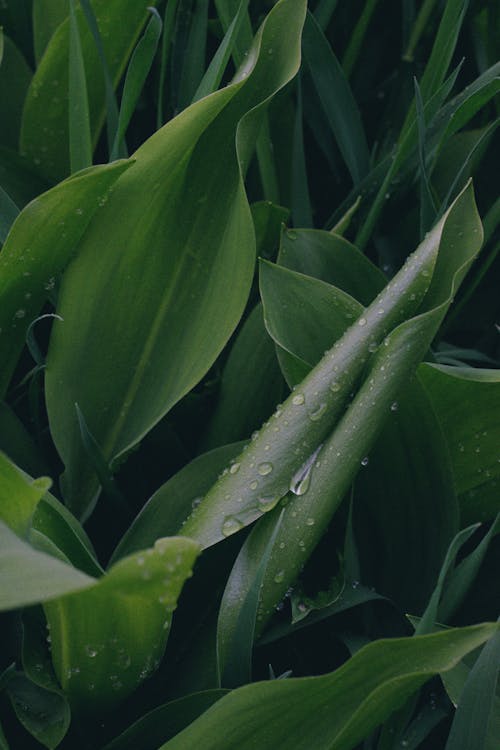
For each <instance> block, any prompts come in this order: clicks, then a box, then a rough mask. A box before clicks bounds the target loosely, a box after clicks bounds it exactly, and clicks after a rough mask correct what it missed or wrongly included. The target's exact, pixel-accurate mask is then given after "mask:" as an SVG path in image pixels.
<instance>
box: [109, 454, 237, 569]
mask: <svg viewBox="0 0 500 750" xmlns="http://www.w3.org/2000/svg"><path fill="white" fill-rule="evenodd" d="M242 445H243V444H242V443H233V444H232V445H224V446H222V447H220V448H216V449H215V450H211V451H209V452H208V453H204V454H203V455H201V456H198V458H195V459H194V460H193V461H191V462H190V463H189V464H187V466H185V467H184V468H183V469H181V471H179V472H178V473H177V474H175V476H173V477H172V478H171V479H169V480H168V482H165V484H163V485H162V486H161V487H160V488H159V489H158V490H157V491H156V492H155V494H154V495H153V496H152V497H151V498H150V500H149V501H148V502H147V503H146V505H145V506H144V507H143V509H142V510H141V512H140V513H139V515H138V516H137V518H136V519H135V521H134V522H133V524H132V525H131V526H130V528H129V529H128V531H127V532H126V533H125V535H124V536H123V537H122V539H121V540H120V543H119V545H118V547H117V548H116V549H115V551H114V553H113V557H112V558H111V560H112V562H114V561H115V560H118V559H119V558H120V557H123V556H124V555H129V554H130V553H131V552H135V551H136V550H139V549H144V548H145V547H150V546H152V545H153V544H154V542H155V541H156V539H158V537H160V536H169V535H171V534H174V533H175V532H176V531H177V530H178V529H179V528H180V527H181V526H182V523H183V522H184V521H185V520H186V518H187V517H188V516H189V514H190V513H191V511H192V509H193V507H196V505H197V504H198V503H199V502H200V498H201V497H203V495H204V494H205V493H206V492H207V491H208V489H210V487H211V486H212V484H213V483H214V482H215V480H216V479H217V477H218V475H219V474H220V473H221V471H222V470H223V469H224V467H225V466H226V465H227V463H228V462H229V461H230V460H231V459H232V458H234V456H236V455H237V454H238V453H239V451H240V450H241V447H242Z"/></svg>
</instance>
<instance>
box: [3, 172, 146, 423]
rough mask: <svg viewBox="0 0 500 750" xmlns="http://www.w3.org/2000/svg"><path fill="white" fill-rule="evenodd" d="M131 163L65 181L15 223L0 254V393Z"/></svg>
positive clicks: (5, 387)
mask: <svg viewBox="0 0 500 750" xmlns="http://www.w3.org/2000/svg"><path fill="white" fill-rule="evenodd" d="M132 163H133V162H132V161H122V162H117V163H115V164H110V165H109V166H102V167H94V168H92V169H90V170H89V171H87V172H85V173H83V174H80V175H77V176H76V177H74V178H71V179H69V180H66V181H65V182H63V183H61V184H60V185H57V187H55V188H53V189H52V190H49V191H48V192H47V193H44V194H43V195H41V196H40V197H39V198H36V199H35V200H34V201H32V202H31V203H30V204H29V205H28V206H26V208H25V209H24V210H23V211H22V212H21V213H20V214H19V216H18V218H17V220H16V221H15V223H14V225H13V227H12V229H11V231H10V233H9V236H8V238H7V242H6V243H5V245H4V247H3V249H2V253H1V256H0V328H1V329H2V333H1V335H0V395H3V394H4V393H5V390H6V389H7V386H8V385H9V382H10V379H11V377H12V373H13V371H14V368H15V366H16V364H17V360H18V358H19V355H20V353H21V350H22V348H23V346H24V342H25V339H26V331H27V329H28V327H29V325H30V324H31V322H32V320H34V319H35V318H36V317H37V316H38V314H39V312H40V309H41V307H42V305H43V304H44V302H45V300H46V298H47V296H48V292H50V291H51V290H52V289H53V288H54V286H55V282H56V278H57V277H58V276H59V274H60V273H62V271H63V270H64V269H65V267H66V265H67V264H68V262H69V261H70V259H71V257H72V256H73V254H74V252H75V249H76V247H77V245H78V242H79V240H80V238H81V236H82V235H83V234H84V232H85V230H86V229H87V227H88V225H89V222H90V220H91V218H92V216H93V215H94V213H95V212H96V211H98V210H99V208H100V207H101V205H102V203H103V202H104V201H106V198H107V194H108V191H109V190H110V188H111V187H112V185H113V183H114V182H115V180H116V179H117V178H118V176H119V175H121V174H122V173H123V172H124V171H125V170H126V169H128V168H129V167H130V166H131V164H132ZM61 325H62V323H61ZM73 409H74V407H73Z"/></svg>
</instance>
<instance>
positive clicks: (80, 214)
mask: <svg viewBox="0 0 500 750" xmlns="http://www.w3.org/2000/svg"><path fill="white" fill-rule="evenodd" d="M75 214H78V216H82V215H83V208H77V209H75Z"/></svg>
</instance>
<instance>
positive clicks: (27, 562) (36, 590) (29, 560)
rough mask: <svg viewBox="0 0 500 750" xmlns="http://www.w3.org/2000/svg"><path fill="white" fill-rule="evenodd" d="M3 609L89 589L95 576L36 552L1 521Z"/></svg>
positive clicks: (0, 598)
mask: <svg viewBox="0 0 500 750" xmlns="http://www.w3.org/2000/svg"><path fill="white" fill-rule="evenodd" d="M0 539H1V542H2V544H1V547H0V580H1V584H2V585H1V587H0V609H1V610H7V609H18V608H19V607H24V606H26V605H30V604H37V603H39V602H44V601H47V600H49V599H54V598H55V597H58V596H62V595H64V594H67V593H68V592H70V591H76V590H78V589H83V588H88V587H89V586H92V585H94V584H95V582H96V581H95V578H91V577H90V576H88V575H86V574H85V573H81V572H80V571H79V570H76V568H72V567H71V566H70V565H67V564H66V563H64V562H61V561H60V560H58V559H56V558H55V557H51V556H50V555H47V554H45V553H44V552H37V551H36V550H34V549H33V547H31V546H30V545H29V544H26V542H23V541H21V539H19V537H18V536H16V534H14V533H13V532H12V531H11V530H10V529H9V527H8V526H6V525H5V524H4V523H3V522H1V521H0Z"/></svg>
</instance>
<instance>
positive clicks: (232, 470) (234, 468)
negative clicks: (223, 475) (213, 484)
mask: <svg viewBox="0 0 500 750" xmlns="http://www.w3.org/2000/svg"><path fill="white" fill-rule="evenodd" d="M240 466H241V464H239V463H234V464H232V466H231V468H230V469H229V473H230V474H236V473H237V472H238V471H239V469H240Z"/></svg>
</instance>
